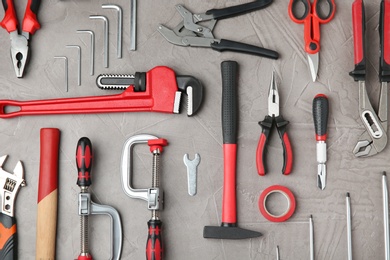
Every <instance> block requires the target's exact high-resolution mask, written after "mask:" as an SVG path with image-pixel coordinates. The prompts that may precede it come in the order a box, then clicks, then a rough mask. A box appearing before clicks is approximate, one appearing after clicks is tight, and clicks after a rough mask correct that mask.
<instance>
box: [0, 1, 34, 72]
mask: <svg viewBox="0 0 390 260" xmlns="http://www.w3.org/2000/svg"><path fill="white" fill-rule="evenodd" d="M2 2H3V7H4V11H5V14H4V18H3V20H2V21H1V22H0V25H1V27H3V28H4V29H6V30H7V32H8V33H9V34H10V38H11V60H12V63H13V65H14V69H15V73H16V76H17V77H18V78H21V77H23V72H24V68H25V66H26V63H27V62H28V58H29V40H30V36H31V35H33V34H34V33H35V31H36V30H38V29H39V28H40V27H41V26H40V24H39V22H38V20H37V11H38V8H39V5H40V4H41V0H28V2H27V7H26V11H25V14H24V18H23V24H22V31H21V34H20V33H19V28H18V18H17V16H16V12H15V6H14V3H13V0H3V1H2Z"/></svg>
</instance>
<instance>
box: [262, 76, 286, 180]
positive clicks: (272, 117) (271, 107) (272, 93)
mask: <svg viewBox="0 0 390 260" xmlns="http://www.w3.org/2000/svg"><path fill="white" fill-rule="evenodd" d="M274 74H275V73H274V72H273V73H272V80H271V85H270V87H269V94H268V115H266V116H265V118H264V120H263V121H260V122H259V125H260V126H261V128H262V132H261V135H260V139H259V143H258V145H257V150H256V166H257V172H258V173H259V175H261V176H264V175H265V174H266V164H265V160H264V157H265V149H266V146H267V143H268V138H269V135H270V133H271V130H272V128H273V127H274V126H275V128H276V129H277V131H278V134H279V137H280V139H281V140H282V145H283V159H284V162H283V169H282V173H283V174H284V175H288V174H290V173H291V171H292V165H293V152H292V147H291V142H290V138H289V137H288V134H287V129H286V128H287V125H288V123H289V122H288V121H287V120H285V119H284V118H283V116H282V115H280V114H279V92H278V87H277V84H276V79H275V75H274Z"/></svg>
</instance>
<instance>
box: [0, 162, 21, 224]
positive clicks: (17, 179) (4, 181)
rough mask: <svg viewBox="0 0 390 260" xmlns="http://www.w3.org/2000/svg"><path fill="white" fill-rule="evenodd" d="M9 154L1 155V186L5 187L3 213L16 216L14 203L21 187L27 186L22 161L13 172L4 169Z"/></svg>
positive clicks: (2, 199) (2, 195)
mask: <svg viewBox="0 0 390 260" xmlns="http://www.w3.org/2000/svg"><path fill="white" fill-rule="evenodd" d="M7 157H8V155H4V156H2V157H0V187H3V190H2V194H1V213H3V214H5V215H8V216H10V217H13V216H14V204H15V199H16V195H17V193H18V191H19V189H20V187H24V186H26V181H25V180H24V170H23V165H22V162H21V161H18V163H17V164H16V166H15V168H14V170H13V173H9V172H7V171H5V170H4V169H3V164H4V162H5V161H6V159H7Z"/></svg>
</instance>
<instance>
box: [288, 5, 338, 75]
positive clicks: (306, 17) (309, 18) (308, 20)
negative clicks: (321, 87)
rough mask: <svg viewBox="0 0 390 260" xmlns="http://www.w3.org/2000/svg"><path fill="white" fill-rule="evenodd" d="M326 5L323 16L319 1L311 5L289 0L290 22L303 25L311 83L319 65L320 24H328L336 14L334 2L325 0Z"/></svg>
mask: <svg viewBox="0 0 390 260" xmlns="http://www.w3.org/2000/svg"><path fill="white" fill-rule="evenodd" d="M326 2H327V3H328V7H329V11H328V12H327V15H325V14H323V13H322V12H321V10H320V3H321V0H314V3H313V4H311V2H310V0H290V4H289V6H288V13H289V15H290V18H291V20H293V21H294V22H295V23H303V24H304V30H305V31H304V32H305V36H304V37H305V51H306V53H307V59H308V62H309V68H310V73H311V77H312V79H313V82H315V81H316V79H317V72H318V64H319V52H320V38H321V37H320V36H321V35H320V24H321V23H329V22H330V21H331V20H332V19H333V17H334V14H335V12H336V4H335V1H334V0H326ZM299 4H301V5H303V7H304V12H303V14H302V15H299V14H300V12H299V11H300V8H298V5H299Z"/></svg>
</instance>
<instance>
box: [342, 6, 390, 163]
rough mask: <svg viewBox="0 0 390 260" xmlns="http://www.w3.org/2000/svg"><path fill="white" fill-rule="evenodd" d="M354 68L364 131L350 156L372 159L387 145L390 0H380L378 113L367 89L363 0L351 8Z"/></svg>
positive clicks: (389, 73)
mask: <svg viewBox="0 0 390 260" xmlns="http://www.w3.org/2000/svg"><path fill="white" fill-rule="evenodd" d="M352 16H353V29H354V30H353V31H354V51H355V69H354V70H353V71H352V72H351V73H350V75H351V76H352V77H353V78H354V80H355V81H358V82H359V114H360V119H361V120H362V122H363V125H364V127H365V128H366V130H365V131H364V133H363V134H362V135H361V136H360V138H359V140H358V142H357V144H356V146H355V148H354V150H353V153H354V155H355V156H356V157H366V156H373V155H375V154H377V153H380V152H381V151H383V150H384V149H385V147H386V145H387V139H388V138H387V92H388V91H387V83H388V82H389V81H390V48H389V46H390V45H389V44H390V0H382V3H381V11H380V21H379V33H380V68H379V80H380V82H381V89H380V98H379V106H378V112H377V113H376V112H375V110H374V109H373V107H372V105H371V102H370V99H369V97H368V94H367V89H366V58H365V39H364V34H365V17H364V3H363V0H355V2H354V3H353V5H352Z"/></svg>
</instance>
